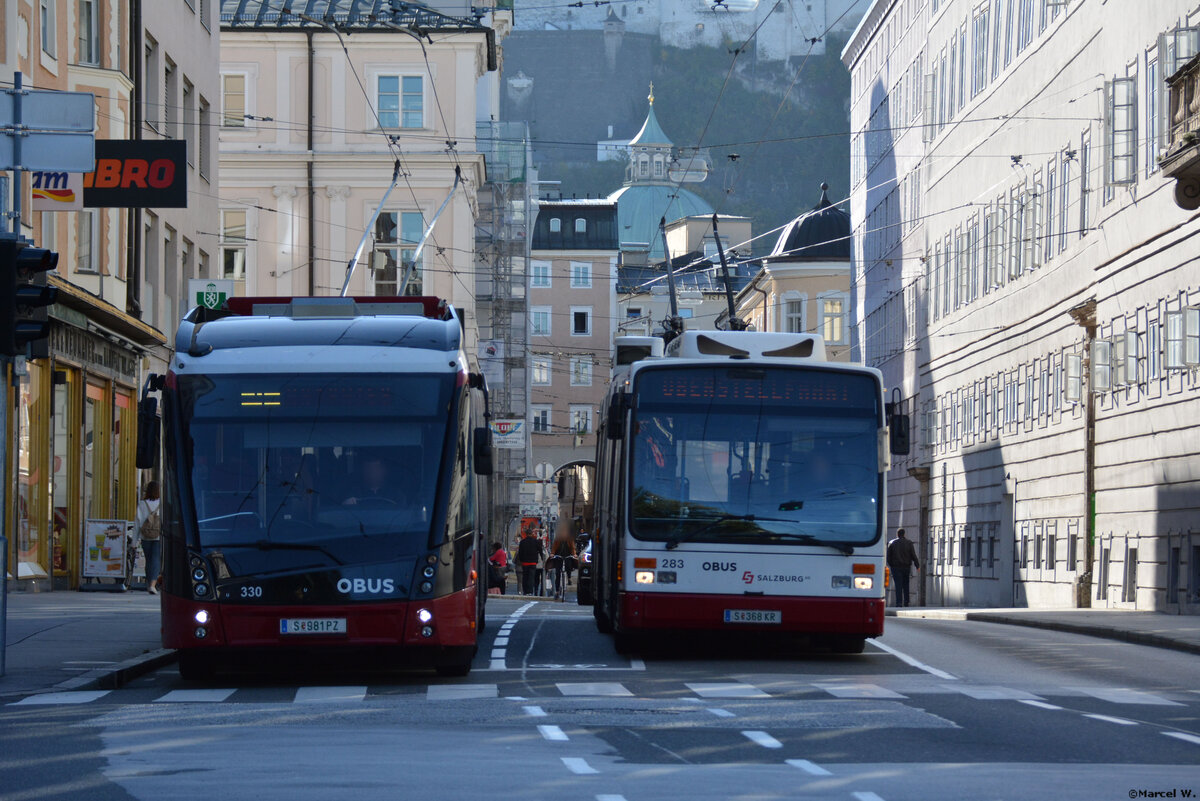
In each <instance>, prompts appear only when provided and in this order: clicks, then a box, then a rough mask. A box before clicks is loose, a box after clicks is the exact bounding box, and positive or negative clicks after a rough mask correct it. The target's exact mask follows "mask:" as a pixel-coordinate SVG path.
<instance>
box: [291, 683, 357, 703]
mask: <svg viewBox="0 0 1200 801" xmlns="http://www.w3.org/2000/svg"><path fill="white" fill-rule="evenodd" d="M366 697H367V688H366V687H297V688H296V697H295V699H294V701H295V702H296V703H297V704H312V703H338V702H346V701H361V700H363V699H364V698H366Z"/></svg>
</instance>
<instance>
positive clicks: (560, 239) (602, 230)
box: [531, 200, 620, 251]
mask: <svg viewBox="0 0 1200 801" xmlns="http://www.w3.org/2000/svg"><path fill="white" fill-rule="evenodd" d="M553 219H557V220H559V230H557V231H551V230H550V221H551V220H553ZM576 220H583V221H584V223H585V224H584V229H583V230H582V231H576V230H575V221H576ZM619 245H620V242H619V240H618V237H617V204H616V203H614V202H612V201H608V200H559V201H546V200H542V201H539V202H538V215H537V219H536V220H535V221H534V223H533V239H532V243H531V247H532V249H533V250H612V251H616V250H617V248H618V247H619Z"/></svg>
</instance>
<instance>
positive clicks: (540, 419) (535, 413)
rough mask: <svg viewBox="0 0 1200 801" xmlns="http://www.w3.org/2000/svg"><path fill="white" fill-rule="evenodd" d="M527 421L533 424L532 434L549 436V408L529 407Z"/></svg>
mask: <svg viewBox="0 0 1200 801" xmlns="http://www.w3.org/2000/svg"><path fill="white" fill-rule="evenodd" d="M529 419H530V420H531V421H532V423H533V433H535V434H549V433H550V407H549V406H541V405H531V406H530V407H529Z"/></svg>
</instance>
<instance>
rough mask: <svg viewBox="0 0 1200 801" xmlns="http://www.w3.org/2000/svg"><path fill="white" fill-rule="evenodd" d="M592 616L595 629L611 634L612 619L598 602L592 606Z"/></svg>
mask: <svg viewBox="0 0 1200 801" xmlns="http://www.w3.org/2000/svg"><path fill="white" fill-rule="evenodd" d="M592 617H594V618H596V630H597V631H599V632H600V633H601V634H612V632H613V625H612V620H611V619H610V618H609V616H608V615H607V614H606V613H605V612H604V609H603V608H602V607H601V605H600V604H595V605H594V606H592Z"/></svg>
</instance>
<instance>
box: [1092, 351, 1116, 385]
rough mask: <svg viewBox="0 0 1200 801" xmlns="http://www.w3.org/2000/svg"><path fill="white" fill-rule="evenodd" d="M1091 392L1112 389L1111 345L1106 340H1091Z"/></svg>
mask: <svg viewBox="0 0 1200 801" xmlns="http://www.w3.org/2000/svg"><path fill="white" fill-rule="evenodd" d="M1091 356H1092V391H1093V392H1107V391H1108V390H1110V389H1112V343H1111V342H1109V341H1108V340H1106V339H1095V340H1092V354H1091Z"/></svg>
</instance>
